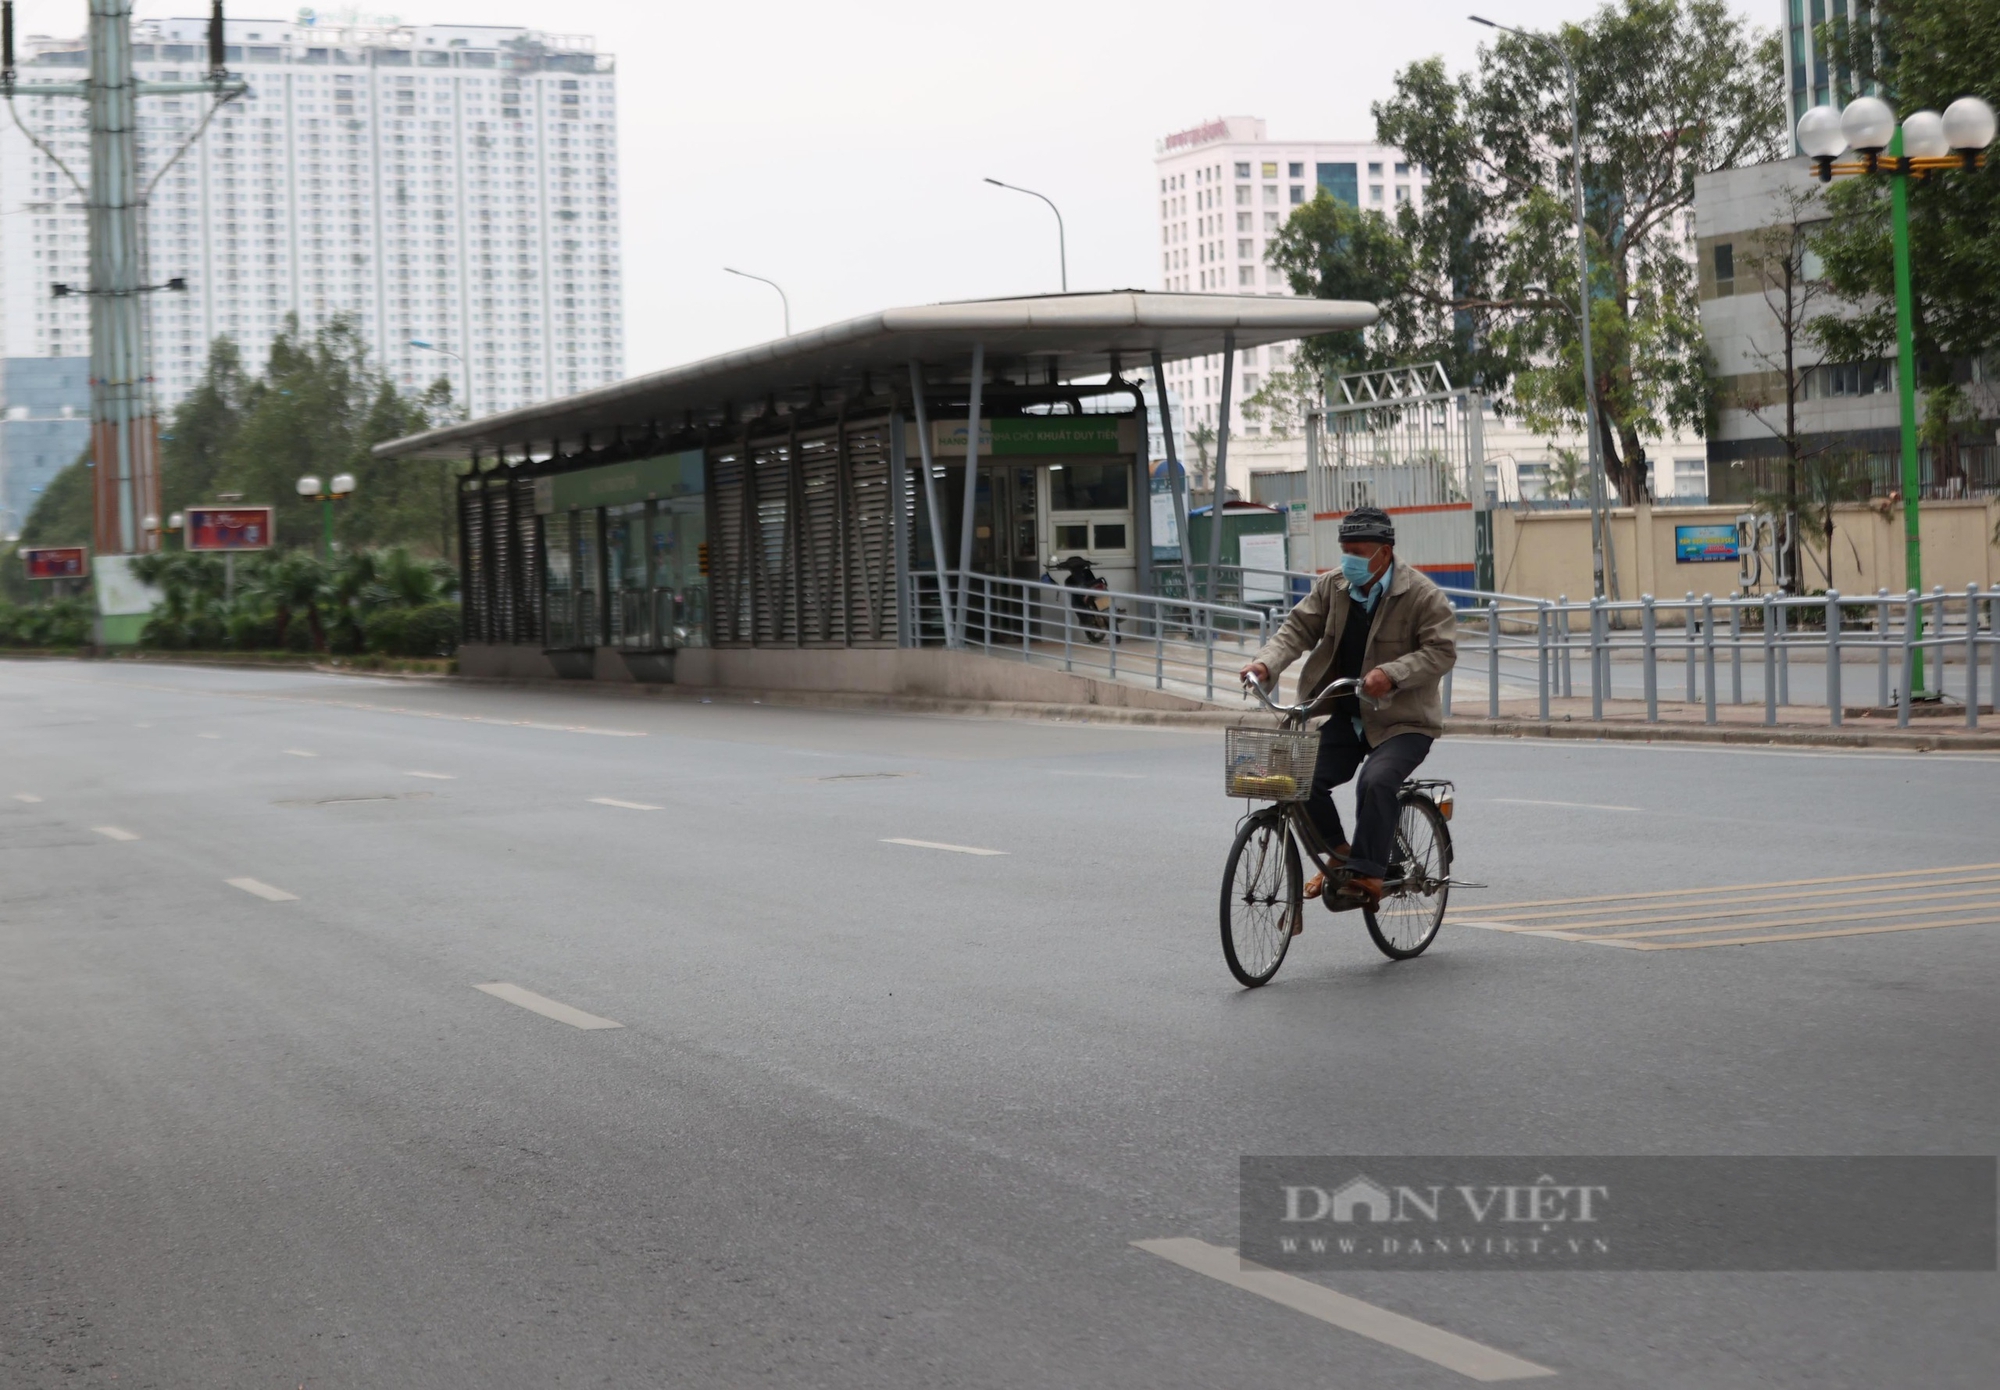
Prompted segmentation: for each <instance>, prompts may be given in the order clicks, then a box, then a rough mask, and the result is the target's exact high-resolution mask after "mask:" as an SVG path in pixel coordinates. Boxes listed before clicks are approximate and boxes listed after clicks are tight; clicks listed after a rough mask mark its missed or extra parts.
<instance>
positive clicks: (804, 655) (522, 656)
mask: <svg viewBox="0 0 2000 1390" xmlns="http://www.w3.org/2000/svg"><path fill="white" fill-rule="evenodd" d="M458 671H459V674H460V675H462V676H475V677H486V678H489V679H492V678H497V679H501V680H559V679H571V680H597V681H604V682H612V683H622V684H632V683H641V684H671V685H676V686H683V687H694V688H702V689H714V690H757V691H767V690H769V691H781V690H782V691H826V692H841V693H846V694H859V695H886V696H896V697H900V698H910V697H915V698H923V699H942V700H978V701H1005V702H1009V703H1018V704H1036V705H1080V706H1096V707H1099V708H1105V709H1130V710H1156V711H1167V710H1176V711H1184V710H1200V709H1208V708H1212V706H1209V705H1206V704H1204V703H1203V702H1202V701H1200V700H1194V699H1189V698H1187V697H1185V696H1181V695H1174V694H1170V693H1168V692H1166V691H1161V690H1148V689H1146V688H1145V687H1143V686H1139V685H1127V684H1125V683H1124V682H1121V681H1108V680H1098V679H1096V678H1094V677H1091V676H1084V675H1077V674H1074V673H1072V672H1067V671H1057V670H1052V669H1050V668H1049V667H1046V666H1037V665H1032V664H1029V663H1027V662H1013V661H1008V660H1005V659H1003V658H1000V657H993V656H986V655H983V654H981V653H978V652H955V651H946V650H944V649H943V648H939V647H916V648H908V647H834V648H799V649H792V650H785V649H779V648H734V647H729V648H716V647H687V648H683V649H682V650H680V651H677V652H671V653H640V652H621V651H619V650H618V649H616V648H612V647H599V648H597V649H596V650H595V651H581V652H544V651H542V650H540V649H539V648H535V647H519V646H505V645H499V644H489V643H467V644H466V645H464V646H462V647H460V648H459V649H458Z"/></svg>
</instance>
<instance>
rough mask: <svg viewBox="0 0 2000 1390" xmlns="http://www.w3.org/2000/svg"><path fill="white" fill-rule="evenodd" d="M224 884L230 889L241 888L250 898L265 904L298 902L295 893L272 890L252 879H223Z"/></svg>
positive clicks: (297, 896) (280, 889) (270, 887)
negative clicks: (259, 899) (262, 901)
mask: <svg viewBox="0 0 2000 1390" xmlns="http://www.w3.org/2000/svg"><path fill="white" fill-rule="evenodd" d="M224 882H226V883H227V884H228V885H229V886H230V887H231V888H241V889H242V890H243V891H244V892H246V893H248V894H249V895H250V896H251V897H253V898H262V899H263V900H264V901H265V902H270V903H295V902H297V901H298V900H299V895H298V894H297V893H287V892H286V891H285V890H284V889H282V888H273V887H272V886H271V885H270V884H268V883H264V882H261V881H259V880H257V879H254V878H232V879H225V880H224Z"/></svg>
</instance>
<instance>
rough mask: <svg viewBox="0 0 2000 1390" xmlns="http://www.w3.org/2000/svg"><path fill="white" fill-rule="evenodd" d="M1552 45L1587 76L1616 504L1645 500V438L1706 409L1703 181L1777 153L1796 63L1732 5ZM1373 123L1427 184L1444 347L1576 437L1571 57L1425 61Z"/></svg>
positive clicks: (1600, 359)
mask: <svg viewBox="0 0 2000 1390" xmlns="http://www.w3.org/2000/svg"><path fill="white" fill-rule="evenodd" d="M1555 42H1557V43H1559V44H1560V45H1561V46H1562V48H1563V49H1564V50H1566V51H1567V53H1568V54H1569V56H1570V59H1571V61H1572V62H1573V63H1574V64H1575V65H1576V68H1577V72H1578V83H1579V93H1580V96H1579V101H1580V107H1581V123H1582V127H1583V144H1584V149H1583V151H1582V158H1583V171H1584V186H1585V189H1586V194H1587V196H1586V200H1585V217H1584V221H1585V226H1586V241H1587V244H1588V246H1589V252H1590V259H1591V271H1592V283H1591V286H1590V291H1591V294H1590V324H1591V336H1592V347H1593V364H1592V365H1593V368H1594V376H1595V380H1593V381H1592V382H1590V383H1589V390H1590V393H1591V397H1592V398H1593V399H1594V401H1595V404H1596V407H1597V414H1598V422H1599V440H1598V443H1599V448H1600V451H1601V453H1602V455H1603V458H1604V466H1605V472H1606V474H1607V476H1608V477H1609V478H1610V480H1611V482H1612V484H1613V485H1614V486H1615V487H1616V488H1617V490H1618V495H1619V497H1620V498H1621V499H1622V500H1624V501H1625V502H1627V503H1630V502H1635V501H1642V500H1644V499H1646V498H1647V497H1649V496H1650V495H1651V488H1650V484H1649V480H1648V468H1649V465H1648V460H1647V455H1646V441H1647V440H1649V439H1658V438H1660V437H1662V436H1663V435H1664V434H1665V433H1666V432H1667V431H1668V430H1669V429H1672V428H1675V427H1695V426H1704V425H1706V423H1707V418H1708V414H1709V409H1708V406H1709V400H1708V397H1709V371H1708V366H1707V353H1706V347H1705V344H1704V341H1703V338H1702V334H1701V327H1700V321H1699V318H1698V316H1697V313H1696V307H1695V294H1694V275H1693V268H1692V264H1691V259H1692V258H1691V255H1690V252H1691V246H1690V240H1691V228H1690V226H1689V225H1688V219H1687V213H1688V211H1689V210H1690V209H1691V208H1692V206H1693V203H1694V178H1695V175H1696V174H1699V173H1705V172H1709V171H1711V170H1715V169H1723V168H1728V167H1731V166H1733V165H1738V164H1748V163H1756V162H1759V161H1761V160H1765V159H1771V158H1775V157H1777V155H1778V154H1779V153H1780V151H1781V149H1782V140H1783V136H1784V130H1785V116H1784V110H1783V107H1782V104H1781V101H1780V96H1781V87H1782V82H1781V80H1780V78H1779V76H1778V74H1779V72H1780V70H1781V64H1780V53H1779V49H1778V47H1777V44H1776V41H1775V40H1774V39H1772V38H1770V37H1769V36H1764V35H1758V34H1753V33H1751V32H1748V31H1746V29H1745V27H1744V25H1743V23H1742V21H1741V20H1739V19H1738V18H1736V16H1735V15H1733V14H1732V13H1731V12H1730V10H1729V8H1728V6H1727V5H1726V4H1725V3H1723V2H1722V0H1622V3H1619V4H1609V5H1606V6H1604V7H1603V8H1602V9H1600V10H1599V11H1598V12H1597V13H1596V14H1595V15H1594V16H1593V17H1592V18H1591V19H1590V20H1589V21H1588V22H1586V23H1584V24H1581V25H1567V26H1564V28H1563V29H1562V30H1561V31H1560V33H1559V34H1558V35H1557V36H1556V37H1555ZM1375 123H1376V135H1377V138H1378V139H1380V140H1381V141H1383V142H1384V143H1385V144H1393V145H1396V146H1398V147H1399V148H1401V149H1402V151H1403V152H1404V153H1405V154H1406V155H1408V156H1409V157H1410V158H1411V159H1412V160H1413V161H1414V162H1416V163H1418V164H1420V165H1421V166H1423V167H1424V168H1425V169H1426V170H1427V171H1429V173H1430V179H1431V182H1430V186H1431V189H1432V196H1431V197H1430V198H1429V199H1428V200H1427V202H1426V205H1425V206H1424V208H1423V209H1422V211H1420V212H1419V211H1414V210H1409V209H1405V210H1404V211H1403V212H1402V213H1401V214H1400V215H1399V217H1400V229H1401V230H1402V231H1403V233H1404V235H1405V236H1406V238H1407V239H1408V240H1409V241H1410V243H1411V244H1412V246H1413V248H1414V256H1415V260H1416V264H1417V267H1418V269H1417V273H1416V275H1415V278H1414V282H1413V292H1414V293H1415V294H1417V295H1418V296H1419V297H1420V299H1421V302H1422V304H1423V306H1424V307H1425V308H1426V309H1427V311H1428V313H1429V315H1430V325H1431V326H1430V329H1429V338H1430V341H1432V342H1434V343H1437V344H1439V345H1440V346H1441V348H1442V349H1445V350H1442V351H1440V352H1438V353H1436V354H1435V355H1437V356H1439V357H1440V358H1442V359H1445V360H1447V361H1450V362H1457V363H1458V364H1459V365H1458V367H1457V370H1458V372H1459V373H1460V374H1461V375H1463V374H1466V373H1467V372H1468V369H1469V371H1470V376H1469V378H1468V379H1472V380H1476V381H1478V382H1479V383H1480V384H1481V385H1483V387H1484V389H1485V390H1486V391H1487V392H1488V393H1489V394H1493V395H1495V396H1496V397H1500V396H1511V404H1512V405H1513V406H1515V407H1516V408H1517V409H1519V410H1520V412H1521V413H1522V414H1523V416H1524V417H1525V418H1526V419H1527V421H1528V423H1529V424H1530V425H1531V426H1533V427H1534V428H1536V429H1543V430H1554V429H1559V428H1566V429H1575V428H1577V427H1579V426H1580V425H1581V423H1582V420H1583V415H1584V402H1585V383H1584V381H1583V372H1582V361H1581V351H1580V346H1579V335H1578V334H1577V332H1576V325H1575V322H1574V318H1573V316H1571V315H1568V314H1566V313H1563V312H1557V311H1556V309H1555V306H1556V305H1557V304H1569V305H1574V304H1575V303H1576V302H1577V289H1578V283H1577V267H1576V243H1575V228H1574V222H1573V220H1572V205H1571V196H1570V193H1569V190H1570V188H1571V186H1572V185H1571V169H1572V168H1573V165H1574V161H1575V158H1576V152H1575V151H1573V150H1571V149H1570V144H1571V137H1570V121H1569V110H1568V100H1567V84H1566V78H1565V76H1564V72H1563V66H1562V64H1561V62H1560V61H1559V60H1558V58H1557V57H1556V55H1555V54H1554V53H1552V52H1551V51H1550V50H1549V47H1548V45H1547V44H1544V43H1535V42H1530V41H1528V40H1526V39H1521V38H1517V37H1515V36H1513V35H1503V36H1501V37H1500V38H1499V39H1498V40H1497V41H1496V42H1495V43H1494V44H1493V45H1492V46H1490V47H1485V48H1482V49H1481V50H1480V67H1479V71H1478V73H1477V74H1471V73H1467V74H1462V75H1460V76H1459V77H1458V78H1456V79H1452V78H1449V77H1448V76H1447V75H1446V73H1445V71H1444V68H1443V65H1442V63H1441V62H1440V61H1439V60H1436V59H1432V60H1429V61H1426V62H1421V63H1416V64H1413V65H1412V66H1410V67H1409V68H1406V69H1405V70H1404V71H1403V72H1402V73H1401V74H1399V75H1398V77H1397V79H1396V95H1395V96H1394V97H1392V98H1391V99H1390V100H1388V101H1386V102H1380V103H1377V105H1376V106H1375ZM1448 369H1449V368H1448ZM1457 379H1460V377H1459V376H1455V377H1454V380H1457ZM1507 403H1509V402H1508V401H1506V400H1504V399H1503V401H1502V404H1507Z"/></svg>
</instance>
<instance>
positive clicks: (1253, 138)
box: [1153, 116, 1424, 435]
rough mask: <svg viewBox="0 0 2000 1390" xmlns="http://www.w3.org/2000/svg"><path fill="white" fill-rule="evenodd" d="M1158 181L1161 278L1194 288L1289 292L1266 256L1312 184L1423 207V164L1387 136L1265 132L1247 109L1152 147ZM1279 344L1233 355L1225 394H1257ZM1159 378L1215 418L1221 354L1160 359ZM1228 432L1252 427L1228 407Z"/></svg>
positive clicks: (1192, 414) (1348, 198) (1392, 205)
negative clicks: (1169, 362)
mask: <svg viewBox="0 0 2000 1390" xmlns="http://www.w3.org/2000/svg"><path fill="white" fill-rule="evenodd" d="M1153 164H1154V172H1155V174H1156V176H1157V181H1158V184H1159V210H1160V287H1161V288H1162V289H1166V290H1178V291H1182V292H1193V293H1204V292H1205V293H1213V294H1290V293H1291V288H1290V286H1288V285H1287V284H1286V283H1285V279H1284V277H1283V276H1282V275H1280V274H1279V273H1278V272H1277V271H1276V270H1274V269H1273V268H1272V267H1271V266H1270V264H1269V263H1268V262H1267V261H1266V260H1265V254H1266V252H1267V251H1268V250H1269V248H1270V244H1271V240H1272V238H1273V237H1275V236H1276V235H1277V232H1278V229H1279V228H1280V227H1282V226H1283V225H1284V223H1285V220H1286V219H1287V218H1289V217H1290V216H1291V215H1292V212H1293V211H1294V210H1295V209H1297V208H1299V207H1301V206H1303V205H1304V204H1306V203H1308V202H1311V201H1312V199H1313V197H1314V196H1315V195H1316V194H1317V193H1318V191H1319V190H1320V189H1322V188H1323V189H1325V190H1326V191H1327V192H1328V193H1329V194H1330V195H1331V196H1333V197H1335V198H1338V199H1340V200H1341V201H1343V202H1345V203H1347V204H1348V205H1349V206H1350V207H1359V208H1366V209H1369V210H1371V211H1375V212H1379V213H1382V214H1383V215H1384V216H1386V217H1390V218H1393V217H1394V216H1395V215H1396V209H1397V207H1399V206H1400V205H1402V204H1405V203H1413V204H1418V205H1421V203H1422V201H1423V187H1424V181H1423V176H1422V174H1421V173H1420V172H1419V171H1418V170H1416V169H1414V168H1412V167H1411V166H1410V165H1409V163H1408V162H1407V161H1405V160H1404V158H1403V156H1402V154H1401V153H1400V152H1399V151H1397V150H1395V149H1393V148H1391V147H1389V146H1387V145H1375V144H1369V143H1366V142H1359V141H1351V140H1346V141H1330V140H1289V141H1288V140H1272V139H1269V138H1268V137H1267V136H1266V134H1265V131H1264V122H1263V121H1262V120H1261V119H1259V118H1257V117H1255V116H1222V117H1217V118H1216V119H1215V120H1212V121H1208V122H1205V123H1203V124H1201V125H1198V126H1195V127H1193V128H1191V129H1188V130H1182V131H1176V132H1175V133H1174V134H1172V135H1169V136H1167V137H1166V138H1165V139H1164V140H1161V141H1160V142H1159V144H1158V147H1157V149H1156V152H1155V155H1154V159H1153ZM1288 351H1289V349H1288V348H1286V347H1285V346H1283V345H1278V346H1275V347H1269V348H1257V349H1245V350H1244V351H1243V352H1242V353H1240V354H1239V355H1238V361H1237V364H1236V381H1235V384H1234V386H1233V387H1232V391H1231V394H1232V396H1233V398H1234V399H1233V402H1232V404H1233V405H1234V406H1237V407H1240V405H1241V403H1242V402H1243V401H1244V400H1245V399H1246V398H1247V397H1249V396H1251V395H1254V394H1255V393H1256V391H1257V389H1258V387H1259V386H1260V385H1262V384H1263V379H1264V376H1265V375H1266V374H1267V373H1268V372H1270V371H1271V370H1273V369H1275V368H1280V367H1282V366H1283V365H1284V363H1285V354H1286V353H1287V352H1288ZM1167 384H1168V386H1169V388H1170V389H1171V390H1172V391H1173V393H1174V394H1175V395H1176V396H1178V397H1179V398H1180V399H1181V400H1182V401H1184V402H1185V403H1186V409H1187V414H1188V418H1189V420H1190V422H1191V423H1192V424H1193V425H1201V424H1206V425H1208V426H1209V427H1211V428H1213V427H1214V425H1215V423H1216V412H1217V410H1218V409H1219V408H1220V406H1221V399H1222V359H1221V358H1220V357H1211V358H1195V359H1193V360H1191V361H1187V362H1181V363H1177V364H1175V365H1174V366H1173V367H1171V368H1170V369H1169V376H1168V383H1167ZM1230 413H1231V415H1232V416H1234V417H1235V418H1234V419H1233V420H1232V421H1231V423H1230V431H1231V433H1232V434H1245V435H1255V434H1257V433H1258V432H1259V427H1258V426H1256V425H1249V426H1247V427H1246V424H1245V422H1244V420H1243V418H1242V415H1241V414H1240V411H1239V410H1237V409H1232V410H1231V412H1230Z"/></svg>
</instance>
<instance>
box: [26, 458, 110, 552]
mask: <svg viewBox="0 0 2000 1390" xmlns="http://www.w3.org/2000/svg"><path fill="white" fill-rule="evenodd" d="M95 477H96V475H95V474H94V473H93V472H92V471H91V467H90V455H89V453H87V452H86V453H85V454H83V455H82V457H80V458H78V459H77V460H76V462H74V463H72V464H70V465H69V466H68V467H67V468H64V469H61V470H59V471H58V472H57V473H56V475H55V476H54V477H53V478H50V479H49V482H48V486H47V487H45V488H43V489H42V495H41V496H40V497H39V498H37V499H36V501H35V505H34V506H33V507H32V508H30V509H29V511H28V519H27V520H26V521H24V522H22V523H21V544H22V545H89V544H90V543H91V533H92V531H93V530H94V528H95V525H96V521H95V518H96V505H97V504H96V497H95V494H94V493H93V492H92V490H91V484H92V481H93V480H94V478H95Z"/></svg>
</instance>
